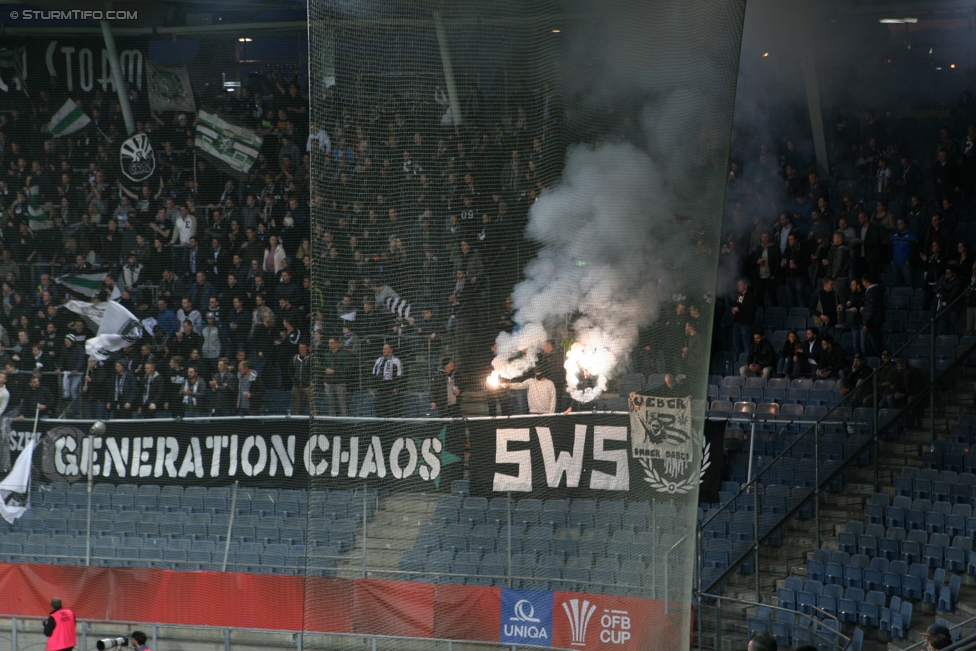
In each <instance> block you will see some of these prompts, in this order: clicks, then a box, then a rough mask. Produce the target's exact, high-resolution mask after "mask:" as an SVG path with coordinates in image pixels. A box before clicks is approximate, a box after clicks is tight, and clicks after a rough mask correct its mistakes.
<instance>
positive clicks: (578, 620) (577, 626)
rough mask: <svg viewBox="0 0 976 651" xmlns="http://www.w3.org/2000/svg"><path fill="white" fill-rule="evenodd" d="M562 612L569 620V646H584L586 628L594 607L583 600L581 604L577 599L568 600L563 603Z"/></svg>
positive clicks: (594, 609)
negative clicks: (570, 635) (570, 637)
mask: <svg viewBox="0 0 976 651" xmlns="http://www.w3.org/2000/svg"><path fill="white" fill-rule="evenodd" d="M563 610H564V611H565V612H566V617H567V618H568V619H569V630H570V633H571V634H572V638H573V639H572V641H571V642H570V644H571V645H572V646H586V628H587V627H588V626H589V625H590V618H591V617H593V613H594V611H596V606H595V605H593V604H591V603H590V602H589V601H587V600H585V599H584V600H583V601H582V603H581V602H580V600H579V599H570V600H569V601H564V602H563Z"/></svg>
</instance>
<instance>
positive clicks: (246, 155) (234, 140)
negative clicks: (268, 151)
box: [196, 111, 264, 177]
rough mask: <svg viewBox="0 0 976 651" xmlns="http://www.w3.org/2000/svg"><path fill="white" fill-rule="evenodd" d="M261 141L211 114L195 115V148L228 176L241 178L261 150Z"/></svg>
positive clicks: (243, 128)
mask: <svg viewBox="0 0 976 651" xmlns="http://www.w3.org/2000/svg"><path fill="white" fill-rule="evenodd" d="M263 142H264V140H263V138H261V136H259V135H258V134H256V133H254V132H253V131H251V130H250V129H247V128H245V127H241V126H237V125H234V124H231V123H230V122H227V121H226V120H224V119H223V118H221V117H219V116H217V115H214V114H212V113H206V112H204V111H200V112H199V113H197V137H196V147H197V149H199V150H200V151H201V152H203V153H204V154H206V155H207V158H209V159H210V160H211V161H213V163H214V165H216V166H217V167H218V168H220V169H222V170H223V171H225V172H227V173H228V174H232V175H235V176H238V177H244V176H245V175H246V174H247V173H248V172H249V171H250V169H251V166H252V165H254V161H256V160H257V158H258V152H259V151H261V144H262V143H263Z"/></svg>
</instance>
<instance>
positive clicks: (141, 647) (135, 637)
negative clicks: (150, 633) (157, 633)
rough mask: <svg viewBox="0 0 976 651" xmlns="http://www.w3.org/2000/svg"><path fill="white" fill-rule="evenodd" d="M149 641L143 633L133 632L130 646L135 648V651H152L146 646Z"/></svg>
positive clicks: (130, 637)
mask: <svg viewBox="0 0 976 651" xmlns="http://www.w3.org/2000/svg"><path fill="white" fill-rule="evenodd" d="M148 639H149V638H147V637H146V634H145V633H143V632H142V631H132V635H130V636H129V640H130V642H129V644H131V645H132V646H133V647H134V648H135V651H152V649H150V648H149V645H148V644H146V641H147V640H148Z"/></svg>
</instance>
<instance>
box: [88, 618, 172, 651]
mask: <svg viewBox="0 0 976 651" xmlns="http://www.w3.org/2000/svg"><path fill="white" fill-rule="evenodd" d="M152 648H153V649H158V648H159V626H158V625H156V624H153V627H152ZM86 649H87V647H86Z"/></svg>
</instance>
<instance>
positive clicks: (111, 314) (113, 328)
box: [69, 301, 142, 361]
mask: <svg viewBox="0 0 976 651" xmlns="http://www.w3.org/2000/svg"><path fill="white" fill-rule="evenodd" d="M104 305H105V310H104V311H103V312H102V316H101V320H100V322H99V324H98V335H97V336H95V337H92V338H91V339H87V340H86V341H85V352H87V353H88V356H89V357H93V358H95V359H97V360H99V361H103V360H106V359H108V357H109V355H110V353H114V352H115V351H117V350H122V349H123V348H128V347H129V346H131V345H132V344H134V343H136V342H137V341H139V340H140V339H142V324H141V323H139V319H137V318H136V317H135V315H134V314H132V312H130V311H129V310H127V309H125V308H124V307H122V306H121V305H119V304H118V303H116V302H115V301H106V302H105V303H104ZM69 309H70V308H69Z"/></svg>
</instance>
